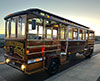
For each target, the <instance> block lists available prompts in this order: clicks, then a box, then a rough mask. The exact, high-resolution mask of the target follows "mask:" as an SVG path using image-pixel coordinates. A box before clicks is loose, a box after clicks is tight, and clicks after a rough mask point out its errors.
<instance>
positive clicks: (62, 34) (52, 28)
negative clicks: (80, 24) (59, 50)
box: [28, 18, 93, 40]
mask: <svg viewBox="0 0 100 81" xmlns="http://www.w3.org/2000/svg"><path fill="white" fill-rule="evenodd" d="M32 20H36V29H35V30H32ZM28 27H29V30H28V31H29V39H42V38H43V36H44V37H45V38H46V39H61V40H66V39H67V30H68V28H67V26H66V25H64V24H60V25H59V24H58V23H57V22H55V21H48V20H45V29H44V28H43V20H42V19H39V18H33V19H29V20H28ZM68 31H69V32H68V39H69V40H86V39H88V32H87V30H83V29H78V28H72V27H69V30H68ZM90 34H91V33H90ZM89 36H90V35H89ZM89 39H93V35H91V36H90V37H89Z"/></svg>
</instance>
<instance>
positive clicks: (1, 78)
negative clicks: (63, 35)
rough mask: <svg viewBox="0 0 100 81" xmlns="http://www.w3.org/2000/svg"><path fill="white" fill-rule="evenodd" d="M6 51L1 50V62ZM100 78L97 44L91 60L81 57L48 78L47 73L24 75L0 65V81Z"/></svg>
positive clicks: (64, 80)
mask: <svg viewBox="0 0 100 81" xmlns="http://www.w3.org/2000/svg"><path fill="white" fill-rule="evenodd" d="M4 53H5V51H4V49H2V48H0V62H2V61H4V57H3V55H4ZM99 76H100V44H95V46H94V54H93V57H92V58H91V59H85V58H84V56H82V55H80V56H78V57H77V58H76V59H74V60H73V61H72V62H70V63H68V64H66V65H63V66H61V67H60V68H59V73H58V74H56V75H54V76H48V75H47V74H46V72H45V71H41V72H38V73H35V74H33V75H30V76H26V75H24V74H23V73H22V72H21V71H19V70H16V69H14V68H12V67H10V66H8V65H6V64H0V81H96V80H97V78H98V77H99Z"/></svg>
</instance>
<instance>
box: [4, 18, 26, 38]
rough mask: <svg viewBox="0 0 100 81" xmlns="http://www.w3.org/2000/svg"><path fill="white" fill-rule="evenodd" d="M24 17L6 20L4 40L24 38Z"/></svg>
mask: <svg viewBox="0 0 100 81" xmlns="http://www.w3.org/2000/svg"><path fill="white" fill-rule="evenodd" d="M25 21H26V17H25V16H19V17H13V18H9V19H8V20H6V29H5V31H6V38H23V37H25Z"/></svg>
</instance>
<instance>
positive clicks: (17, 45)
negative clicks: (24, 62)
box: [6, 41, 24, 59]
mask: <svg viewBox="0 0 100 81" xmlns="http://www.w3.org/2000/svg"><path fill="white" fill-rule="evenodd" d="M6 46H7V48H6V50H7V52H10V46H13V47H14V54H17V55H19V56H20V57H22V59H24V43H21V42H15V41H6Z"/></svg>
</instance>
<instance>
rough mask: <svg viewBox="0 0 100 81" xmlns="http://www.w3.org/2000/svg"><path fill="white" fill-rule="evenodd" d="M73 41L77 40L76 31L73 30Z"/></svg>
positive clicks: (75, 29)
mask: <svg viewBox="0 0 100 81" xmlns="http://www.w3.org/2000/svg"><path fill="white" fill-rule="evenodd" d="M73 39H75V40H77V39H78V29H77V28H73Z"/></svg>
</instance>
